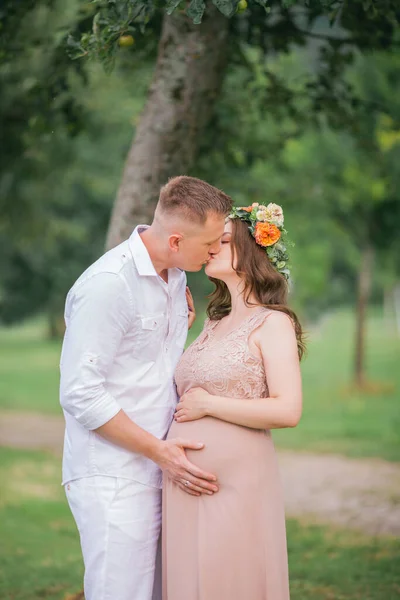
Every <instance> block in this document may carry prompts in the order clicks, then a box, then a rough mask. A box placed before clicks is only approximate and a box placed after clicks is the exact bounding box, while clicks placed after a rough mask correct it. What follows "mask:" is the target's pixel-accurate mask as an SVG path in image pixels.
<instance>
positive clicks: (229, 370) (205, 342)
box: [175, 308, 271, 398]
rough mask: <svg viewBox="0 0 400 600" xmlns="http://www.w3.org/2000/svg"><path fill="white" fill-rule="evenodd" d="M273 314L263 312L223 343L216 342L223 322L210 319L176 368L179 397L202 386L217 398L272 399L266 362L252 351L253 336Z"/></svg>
mask: <svg viewBox="0 0 400 600" xmlns="http://www.w3.org/2000/svg"><path fill="white" fill-rule="evenodd" d="M269 314H271V310H269V309H267V308H263V309H260V310H259V311H257V312H256V313H255V314H253V315H251V316H250V317H248V318H247V319H244V321H242V323H241V324H240V325H239V327H237V328H236V329H234V330H233V331H230V332H229V333H228V334H227V335H224V336H223V337H222V338H221V339H219V340H215V339H214V332H215V330H216V329H217V327H218V323H219V321H210V320H209V319H207V320H206V322H205V324H204V328H203V331H202V332H201V334H200V335H199V337H198V338H197V339H196V340H195V341H194V342H193V344H191V345H190V346H189V348H188V349H187V350H186V352H185V353H184V354H183V355H182V358H181V360H180V361H179V363H178V366H177V368H176V371H175V381H176V385H177V389H178V394H179V396H182V395H183V394H184V393H185V392H187V391H188V390H189V389H191V388H193V387H202V388H204V389H205V390H207V391H208V392H209V393H210V394H214V395H217V396H226V397H231V398H266V397H268V385H267V380H266V375H265V370H264V365H263V361H262V359H261V358H257V357H256V356H254V355H253V354H252V353H251V352H250V349H249V336H250V334H251V333H252V332H253V331H254V330H255V329H256V328H257V327H259V326H260V325H262V323H263V322H264V320H265V319H266V317H267V316H268V315H269Z"/></svg>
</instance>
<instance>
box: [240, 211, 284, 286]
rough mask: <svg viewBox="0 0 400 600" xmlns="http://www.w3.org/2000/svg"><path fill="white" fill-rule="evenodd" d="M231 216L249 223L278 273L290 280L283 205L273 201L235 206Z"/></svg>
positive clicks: (257, 240) (257, 241) (253, 234)
mask: <svg viewBox="0 0 400 600" xmlns="http://www.w3.org/2000/svg"><path fill="white" fill-rule="evenodd" d="M229 218H230V219H240V220H241V221H245V222H246V223H249V230H250V232H251V235H252V236H253V237H254V239H255V240H256V243H257V244H258V245H259V246H262V247H263V248H265V250H266V253H267V256H268V258H269V260H270V261H271V263H272V265H273V266H274V267H275V269H276V270H277V271H278V273H281V274H282V275H283V276H284V277H285V279H286V280H289V277H290V269H289V267H288V260H289V256H288V254H287V250H286V245H285V244H284V238H285V236H286V233H287V231H286V229H284V227H283V210H282V207H281V206H278V204H273V203H272V202H271V203H270V204H268V206H264V205H263V204H258V202H254V204H252V205H251V206H246V207H243V206H242V207H239V208H236V207H234V208H233V209H232V212H231V214H230V215H229ZM286 243H287V242H286Z"/></svg>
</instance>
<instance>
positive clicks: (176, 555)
mask: <svg viewBox="0 0 400 600" xmlns="http://www.w3.org/2000/svg"><path fill="white" fill-rule="evenodd" d="M269 314H271V311H270V310H268V309H260V310H259V311H257V312H256V313H254V314H253V315H251V316H250V317H249V318H247V319H245V320H244V321H243V322H242V323H241V325H240V326H239V327H238V328H237V329H235V330H234V331H232V332H230V333H229V334H228V335H226V336H224V337H223V338H222V339H221V340H214V339H213V338H214V331H215V330H216V328H217V327H218V323H219V321H209V320H207V321H206V323H205V325H204V329H203V331H202V333H201V334H200V336H199V337H198V338H197V340H196V341H195V342H194V343H193V344H192V345H191V346H190V347H189V348H188V349H187V351H186V352H185V353H184V355H183V356H182V358H181V361H180V363H179V364H178V367H177V370H176V375H175V379H176V384H177V388H178V393H179V395H180V396H181V395H183V394H184V393H185V392H186V391H187V390H189V389H190V388H192V387H202V388H204V389H206V390H207V391H208V392H209V393H211V394H214V395H218V396H223V397H226V401H227V402H229V398H230V397H231V398H243V402H245V401H246V398H262V397H268V387H267V381H266V376H265V371H264V366H263V363H262V361H261V360H260V359H259V358H257V357H255V356H254V355H252V354H251V352H250V350H249V345H248V338H249V335H250V334H251V333H252V332H253V331H254V330H255V329H256V328H257V327H259V326H260V325H261V324H262V323H263V321H264V319H266V318H267V317H268V315H269ZM168 437H169V438H175V437H180V438H184V439H187V440H193V441H201V442H204V444H205V448H204V449H203V450H200V451H193V450H191V451H188V452H187V456H188V459H189V460H190V461H191V462H193V463H194V464H196V465H198V466H199V467H201V468H203V469H205V470H206V471H208V472H211V473H214V474H215V475H216V476H217V477H218V482H219V487H220V489H219V492H217V493H216V494H214V495H213V496H209V495H206V494H204V495H201V496H200V497H195V496H190V495H189V494H186V493H185V492H183V491H182V490H181V489H180V488H179V487H178V486H177V485H176V484H175V483H173V482H172V481H171V480H170V479H168V478H165V481H164V491H163V600H288V599H289V581H288V579H289V578H288V565H287V550H286V531H285V516H284V506H283V495H282V488H281V482H280V478H279V472H278V466H277V461H276V456H275V450H274V445H273V441H272V438H271V434H270V432H269V431H265V430H256V429H250V428H248V427H242V426H240V425H234V424H232V423H227V422H225V421H221V420H218V419H215V418H213V417H204V418H203V419H199V420H197V421H191V422H186V423H176V422H175V421H174V422H173V424H172V426H171V429H170V431H169V434H168Z"/></svg>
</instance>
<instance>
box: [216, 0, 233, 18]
mask: <svg viewBox="0 0 400 600" xmlns="http://www.w3.org/2000/svg"><path fill="white" fill-rule="evenodd" d="M213 4H214V5H215V6H216V7H217V8H218V10H219V11H220V12H221V13H222V14H223V15H225V17H232V16H233V15H234V14H235V12H236V9H237V5H238V0H213Z"/></svg>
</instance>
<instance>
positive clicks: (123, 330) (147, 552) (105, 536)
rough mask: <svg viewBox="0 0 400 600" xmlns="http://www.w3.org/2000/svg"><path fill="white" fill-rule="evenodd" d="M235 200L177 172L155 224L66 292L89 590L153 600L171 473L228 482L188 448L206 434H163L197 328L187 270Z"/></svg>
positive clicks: (79, 515)
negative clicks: (165, 487)
mask: <svg viewBox="0 0 400 600" xmlns="http://www.w3.org/2000/svg"><path fill="white" fill-rule="evenodd" d="M231 205H232V202H231V199H230V198H229V197H228V196H226V195H225V194H224V193H223V192H221V191H220V190H217V189H216V188H214V187H212V186H210V185H209V184H207V183H205V182H204V181H200V180H198V179H195V178H192V177H176V178H174V179H171V180H170V181H169V182H168V183H167V184H166V185H165V186H164V187H163V188H162V189H161V192H160V198H159V202H158V204H157V207H156V211H155V215H154V221H153V223H152V225H151V226H150V227H146V226H144V225H141V226H139V227H137V228H136V229H135V231H134V232H133V234H132V235H131V237H130V238H129V240H127V241H126V242H123V243H122V244H120V245H119V246H117V247H116V248H114V249H113V250H110V251H109V252H107V253H106V254H105V255H104V256H102V257H101V258H100V259H99V260H98V261H96V262H95V263H94V264H93V265H92V266H91V267H89V268H88V269H87V270H86V271H85V272H84V273H83V275H81V277H80V278H79V279H78V280H77V282H76V283H75V284H74V286H73V287H72V289H71V290H70V292H69V294H68V297H67V301H66V310H65V321H66V326H67V328H66V333H65V338H64V343H63V349H62V355H61V363H60V369H61V386H60V395H61V405H62V407H63V409H64V415H65V420H66V434H65V443H64V458H63V485H64V486H65V489H66V494H67V498H68V502H69V505H70V507H71V510H72V513H73V515H74V518H75V520H76V523H77V527H78V530H79V533H80V538H81V546H82V553H83V558H84V563H85V579H84V588H85V598H86V600H151V598H152V593H153V588H154V573H155V560H156V549H157V542H158V538H159V534H160V526H161V509H160V506H161V486H162V473H163V472H164V473H166V474H167V475H168V477H170V478H172V479H173V480H174V481H175V482H176V483H177V485H179V486H180V487H181V488H182V489H183V490H185V491H186V492H187V493H189V494H190V493H191V494H193V493H196V492H198V491H199V490H200V491H201V492H203V493H210V492H212V493H215V492H217V491H218V486H217V482H216V478H215V477H214V475H213V474H211V473H206V472H204V471H202V470H201V469H198V468H197V467H196V466H195V465H193V464H192V463H191V462H189V461H188V460H187V458H186V455H185V448H190V449H196V450H200V449H201V448H202V447H203V445H202V444H201V440H168V441H167V440H165V436H166V433H167V431H168V428H169V425H170V423H171V421H172V418H173V414H174V409H175V405H176V401H177V398H176V390H175V387H174V382H173V376H174V371H175V367H176V364H177V362H178V360H179V358H180V356H181V353H182V351H183V347H184V344H185V341H186V336H187V329H188V304H187V296H186V294H185V292H186V276H185V273H184V271H199V270H200V269H201V268H202V265H203V264H205V263H206V262H207V261H208V260H209V258H210V257H211V256H212V255H213V254H215V253H217V252H218V251H219V249H220V239H221V236H222V234H223V231H224V221H225V217H226V215H227V213H229V211H230V209H231ZM154 593H155V595H156V594H158V593H159V592H158V590H154Z"/></svg>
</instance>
